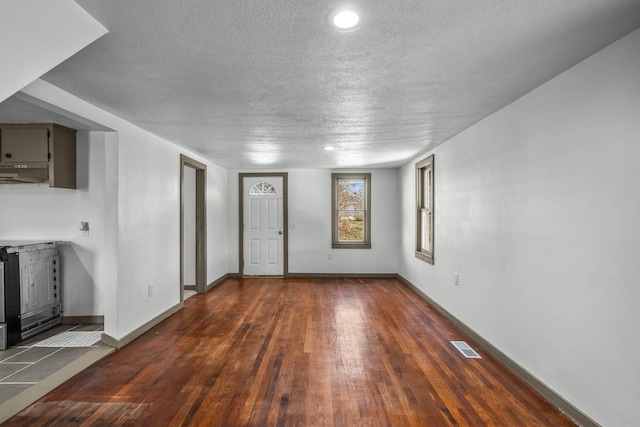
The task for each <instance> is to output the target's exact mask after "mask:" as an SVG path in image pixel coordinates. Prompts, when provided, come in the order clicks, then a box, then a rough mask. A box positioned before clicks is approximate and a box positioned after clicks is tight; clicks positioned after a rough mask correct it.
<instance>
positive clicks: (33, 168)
mask: <svg viewBox="0 0 640 427" xmlns="http://www.w3.org/2000/svg"><path fill="white" fill-rule="evenodd" d="M44 182H49V166H48V165H47V164H36V165H28V166H27V165H15V166H0V184H25V183H30V184H32V183H44Z"/></svg>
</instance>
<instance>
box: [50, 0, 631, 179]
mask: <svg viewBox="0 0 640 427" xmlns="http://www.w3.org/2000/svg"><path fill="white" fill-rule="evenodd" d="M78 3H79V4H80V6H82V7H83V8H84V9H85V10H87V11H88V12H89V13H90V14H91V15H92V16H93V17H94V18H96V19H97V20H98V21H99V22H100V23H102V24H103V25H104V26H105V27H106V28H107V29H108V30H109V34H107V35H106V36H104V37H103V38H101V39H99V40H98V41H97V42H95V43H94V44H92V45H90V46H89V47H87V48H85V49H84V50H83V51H81V52H80V53H78V54H76V55H75V56H73V57H71V58H70V59H69V60H67V61H66V62H64V63H62V64H61V65H59V66H58V67H56V68H55V69H53V70H52V71H50V72H49V73H47V74H45V76H44V77H43V78H44V80H46V81H48V82H50V83H52V84H54V85H56V86H59V87H60V88H62V89H64V90H66V91H68V92H70V93H72V94H74V95H76V96H78V97H80V98H82V99H84V100H86V101H88V102H90V103H92V104H95V105H97V106H99V107H101V108H103V109H105V110H107V111H109V112H112V113H114V114H117V115H118V116H120V117H123V118H125V119H127V120H129V121H131V122H133V123H135V124H137V125H139V126H140V127H142V128H144V129H147V130H149V131H150V132H152V133H154V134H156V135H159V136H161V137H163V138H165V139H167V140H170V141H174V142H176V143H179V144H181V145H184V146H187V147H190V148H192V149H193V150H194V151H196V152H198V153H200V154H202V155H204V156H205V157H207V158H209V159H210V160H211V161H213V162H215V163H218V164H220V165H222V166H224V167H227V168H245V167H265V168H295V167H304V168H313V167H323V168H324V167H329V168H338V167H360V166H396V165H400V164H403V163H404V162H406V161H407V160H408V159H410V158H412V157H413V156H415V155H417V154H419V153H422V152H425V151H426V150H428V149H429V148H431V147H433V146H435V145H438V144H440V143H442V142H444V141H446V140H447V139H448V138H450V137H451V136H453V135H455V134H457V133H459V132H460V131H462V130H464V129H466V128H467V127H469V126H471V125H472V124H474V123H476V122H477V121H479V120H481V119H482V118H484V117H486V116H488V115H490V114H491V113H493V112H495V111H496V110H498V109H500V108H501V107H503V106H505V105H507V104H509V103H510V102H512V101H513V100H515V99H517V98H518V97H520V96H522V95H523V94H525V93H527V92H528V91H530V90H532V89H534V88H535V87H537V86H539V85H540V84H542V83H544V82H545V81H547V80H549V79H550V78H552V77H554V76H556V75H557V74H559V73H561V72H562V71H564V70H566V69H567V68H569V67H571V66H573V65H575V64H576V63H578V62H579V61H581V60H583V59H584V58H586V57H587V56H589V55H591V54H593V53H595V52H596V51H597V50H599V49H601V48H603V47H605V46H606V45H608V44H610V43H612V42H613V41H615V40H617V39H618V38H620V37H622V36H624V35H626V34H627V33H629V32H631V31H632V30H634V29H636V28H638V27H639V26H640V1H639V0H633V1H632V0H606V1H603V0H555V1H550V0H536V1H531V0H484V1H472V0H464V1H463V0H382V1H380V0H375V1H366V2H365V1H355V2H353V3H354V4H355V5H357V6H358V7H359V8H360V9H361V10H362V11H363V12H364V13H365V16H364V23H363V26H362V28H360V29H359V30H358V31H355V32H350V33H339V32H336V31H333V30H332V29H331V28H330V27H329V25H328V24H327V16H328V15H329V14H330V13H331V11H333V10H334V9H335V8H337V7H339V6H342V5H343V3H341V2H335V1H330V0H329V1H319V0H304V1H300V0H296V1H294V0H290V1H278V0H270V1H267V0H265V1H255V0H235V1H230V0H198V1H196V0H154V1H140V0H137V1H136V0H118V1H116V0H110V1H104V0H78ZM326 145H334V146H335V147H336V150H335V151H332V152H328V151H325V150H323V149H322V147H323V146H326Z"/></svg>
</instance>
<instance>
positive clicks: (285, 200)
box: [238, 172, 289, 277]
mask: <svg viewBox="0 0 640 427" xmlns="http://www.w3.org/2000/svg"><path fill="white" fill-rule="evenodd" d="M272 176H279V177H282V210H283V212H282V228H283V230H282V231H283V232H284V233H283V234H284V236H283V252H284V260H283V263H284V265H283V266H282V269H283V273H284V276H285V277H286V276H288V275H289V227H288V225H289V190H288V184H287V177H288V173H287V172H259V173H240V174H238V179H239V182H238V196H239V197H238V200H239V215H238V218H239V221H238V224H239V227H238V228H239V240H238V246H239V249H240V250H239V255H240V257H239V266H238V271H239V275H240V277H244V227H243V223H244V191H245V189H244V178H248V177H254V178H255V177H265V178H266V177H272Z"/></svg>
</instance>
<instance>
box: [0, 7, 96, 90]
mask: <svg viewBox="0 0 640 427" xmlns="http://www.w3.org/2000/svg"><path fill="white" fill-rule="evenodd" d="M106 33H107V30H106V29H105V28H104V27H103V26H102V25H101V24H100V23H99V22H98V21H96V20H95V19H94V18H93V17H92V16H91V15H89V14H88V13H87V12H86V11H85V10H84V9H82V8H81V7H80V6H78V4H77V3H76V2H74V1H73V0H59V1H56V2H52V1H49V0H4V1H2V2H0V40H2V41H3V49H2V54H1V56H0V58H1V62H2V64H4V66H2V67H0V102H2V101H4V100H5V99H7V98H8V97H10V96H11V95H13V94H14V93H15V92H17V91H19V90H20V89H22V88H23V87H24V86H25V85H27V84H29V83H30V82H32V81H33V80H34V79H37V78H38V77H40V76H41V75H43V74H44V73H46V72H47V71H49V70H51V69H52V68H53V67H55V66H57V65H58V64H60V63H61V62H63V61H65V60H66V59H68V58H69V57H70V56H72V55H73V54H75V53H77V52H78V51H79V50H81V49H83V48H85V47H86V46H87V45H89V44H90V43H92V42H94V41H95V40H96V39H98V38H100V37H101V36H103V35H104V34H106ZM7 41H10V43H11V48H10V49H9V48H8V46H9V44H8V43H7ZM8 64H11V66H8Z"/></svg>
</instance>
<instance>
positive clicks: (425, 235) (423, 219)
mask: <svg viewBox="0 0 640 427" xmlns="http://www.w3.org/2000/svg"><path fill="white" fill-rule="evenodd" d="M420 250H422V251H428V250H429V215H428V212H427V210H426V209H422V210H421V211H420Z"/></svg>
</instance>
